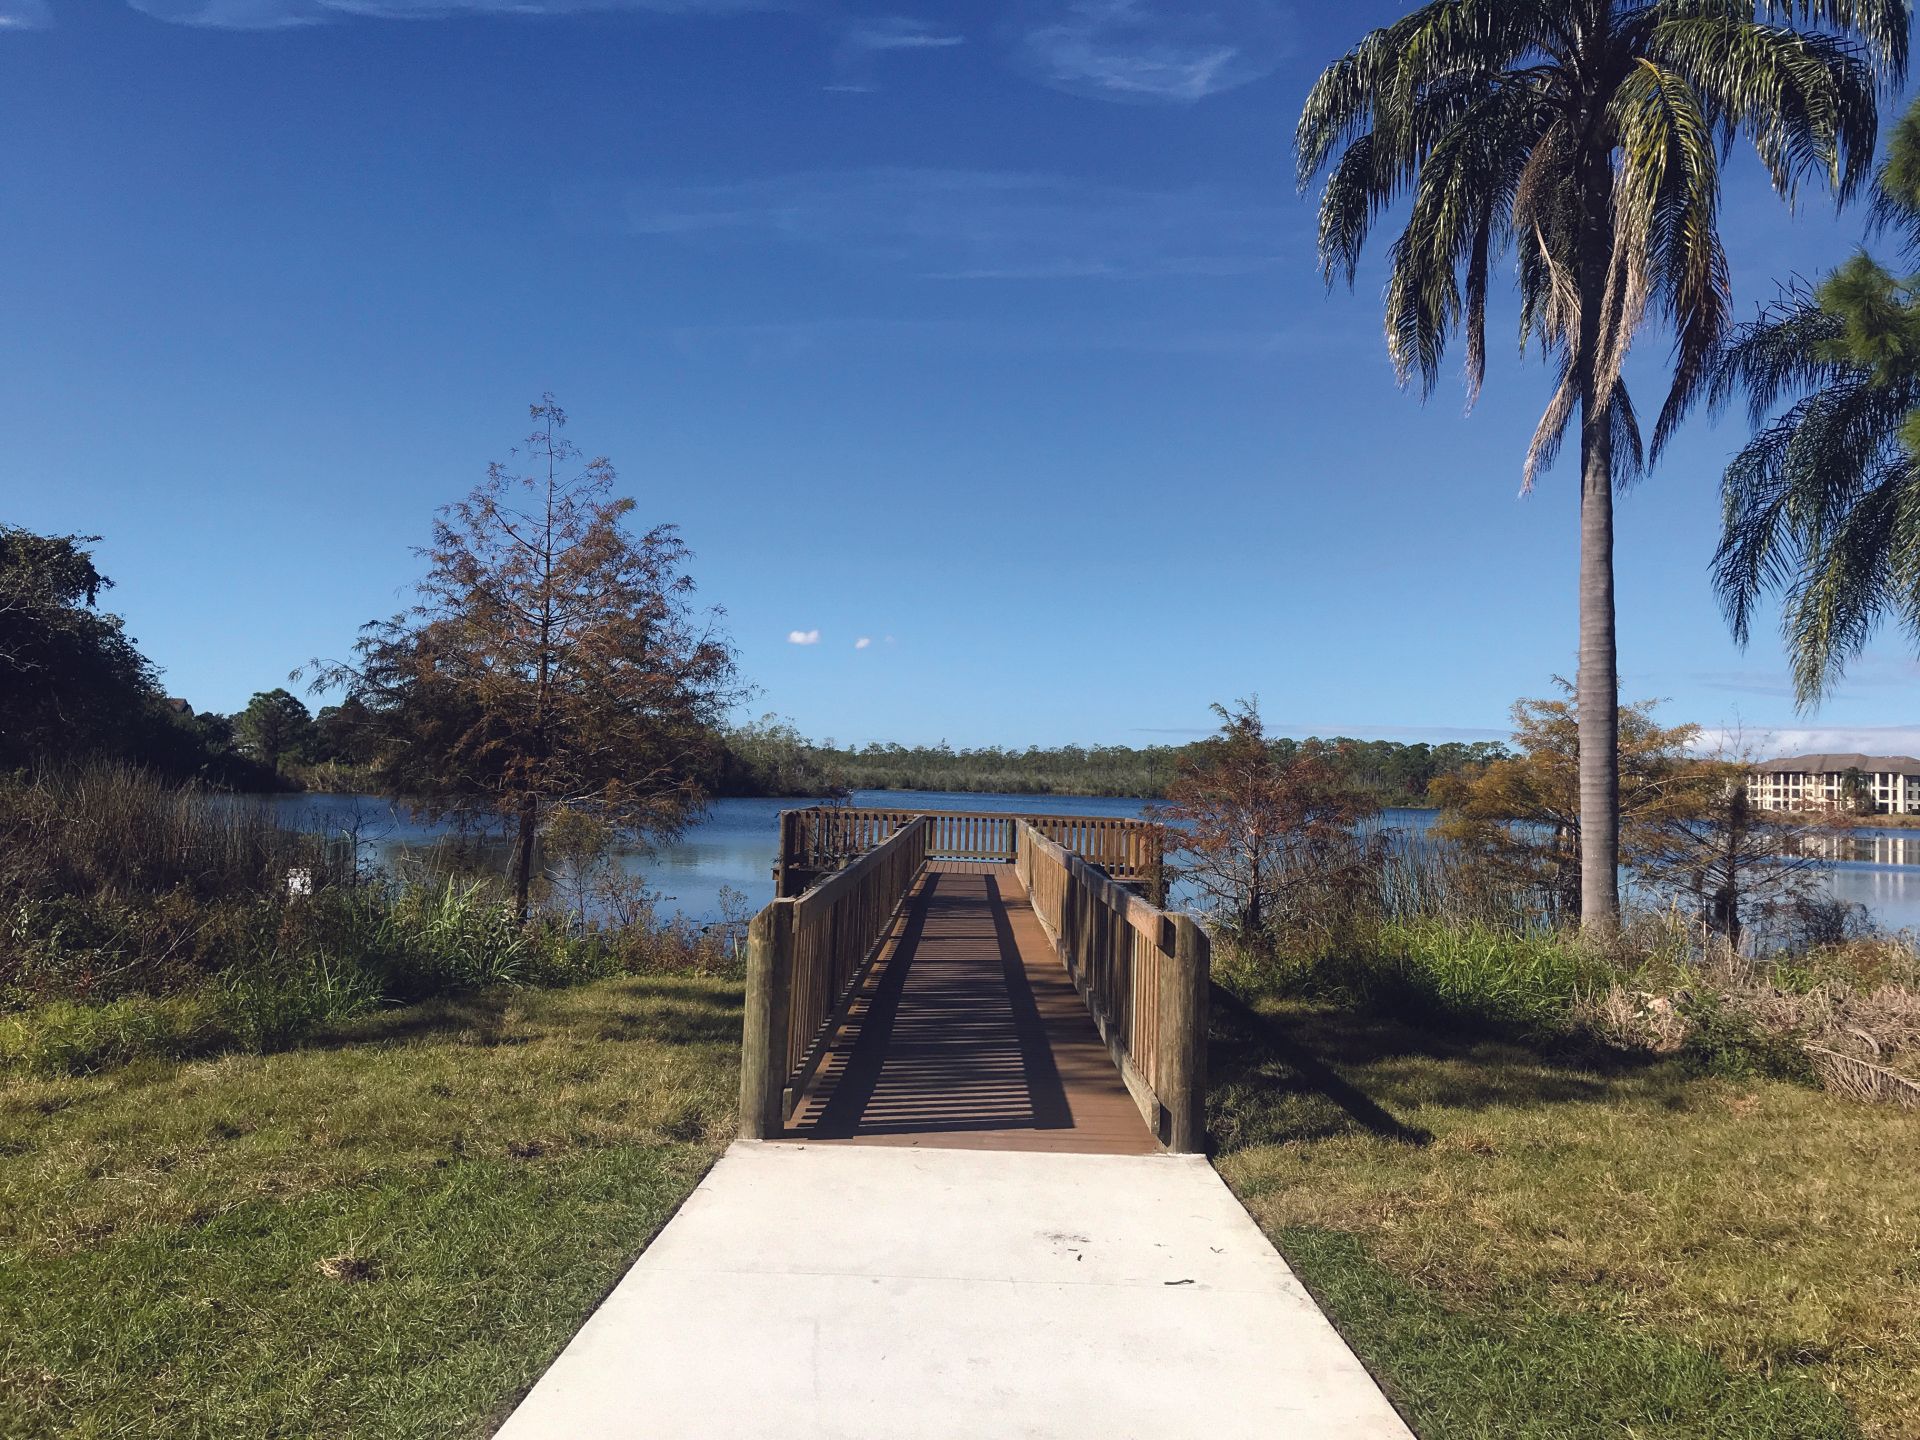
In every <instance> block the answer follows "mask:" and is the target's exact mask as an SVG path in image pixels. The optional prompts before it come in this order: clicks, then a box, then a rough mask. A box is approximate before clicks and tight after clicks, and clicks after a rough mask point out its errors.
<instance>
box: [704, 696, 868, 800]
mask: <svg viewBox="0 0 1920 1440" xmlns="http://www.w3.org/2000/svg"><path fill="white" fill-rule="evenodd" d="M847 788H848V787H847V786H846V785H845V784H843V783H842V782H841V780H840V779H839V772H838V767H837V766H836V765H835V763H834V757H833V755H832V754H831V748H830V747H822V746H818V745H815V744H813V743H812V742H811V741H810V740H808V739H807V738H806V737H805V736H804V735H802V734H801V733H800V732H799V730H798V729H796V728H795V727H794V724H793V722H792V721H791V720H786V719H783V718H781V717H780V716H778V715H774V714H766V715H762V716H761V717H760V718H759V719H758V720H753V721H749V722H747V723H746V724H744V725H737V726H735V727H734V728H732V729H730V730H728V731H727V732H726V734H725V735H724V736H722V737H721V743H720V751H719V755H718V756H717V758H716V765H715V772H714V775H713V779H712V789H713V792H714V793H715V794H717V795H782V796H785V795H795V796H834V795H838V794H841V793H844V792H845V790H846V789H847Z"/></svg>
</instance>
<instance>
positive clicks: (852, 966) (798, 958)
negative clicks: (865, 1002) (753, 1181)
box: [740, 820, 933, 1140]
mask: <svg viewBox="0 0 1920 1440" xmlns="http://www.w3.org/2000/svg"><path fill="white" fill-rule="evenodd" d="M932 830H933V827H932V826H931V825H929V824H928V823H927V822H926V821H925V820H915V821H912V822H910V823H908V824H906V825H903V826H900V827H898V828H895V829H894V830H893V831H892V832H891V833H890V834H889V835H887V836H885V837H883V838H881V839H879V840H878V841H877V842H876V844H875V845H874V847H873V848H871V849H869V850H868V851H867V852H866V853H865V854H864V855H862V856H861V857H860V858H859V859H858V860H856V861H854V863H853V864H851V865H848V866H847V867H846V868H844V869H842V870H839V871H837V872H835V873H834V874H832V875H829V876H828V877H827V878H826V879H824V880H822V881H820V883H819V884H817V885H815V886H813V887H812V888H811V889H809V890H808V891H807V892H806V893H805V894H803V895H800V896H798V897H797V898H780V899H776V900H775V901H774V902H773V903H772V904H771V905H769V906H767V908H766V909H764V910H762V911H761V912H760V913H759V914H758V915H756V916H755V917H754V919H753V923H752V924H751V925H750V926H749V927H748V929H747V1017H746V1037H745V1048H744V1051H743V1053H742V1057H741V1066H740V1133H741V1134H742V1135H745V1136H747V1137H748V1138H750V1139H756V1140H757V1139H765V1138H767V1137H768V1136H771V1135H778V1134H779V1133H780V1131H781V1130H782V1129H783V1128H784V1127H785V1125H786V1121H787V1116H788V1115H789V1114H790V1113H791V1112H792V1109H793V1101H794V1098H795V1097H796V1096H797V1095H798V1094H799V1093H800V1091H801V1090H802V1089H803V1088H804V1087H805V1086H806V1083H807V1081H808V1080H809V1079H811V1078H812V1076H813V1073H814V1071H815V1070H816V1069H818V1068H819V1065H820V1061H821V1059H822V1057H823V1056H824V1055H825V1053H826V1047H827V1042H828V1039H829V1038H830V1037H831V1035H832V1034H833V1032H834V1030H835V1029H836V1028H837V1027H838V1026H839V1024H840V1021H841V1019H842V1018H843V1016H844V1011H845V1009H846V1006H847V1003H848V1001H849V1000H850V999H851V996H852V993H853V990H854V987H855V984H856V982H857V981H858V980H859V979H860V977H861V975H862V974H863V973H864V972H865V970H866V967H867V965H868V964H869V963H870V962H871V961H872V960H873V958H874V956H875V955H876V954H877V953H878V951H879V949H880V945H881V943H882V942H883V941H884V940H885V938H886V935H887V932H888V930H889V929H890V928H891V925H892V922H893V918H894V915H895V912H896V911H897V910H898V909H899V906H900V902H901V901H902V900H903V899H905V898H906V895H907V892H908V891H910V890H911V889H912V888H913V883H914V880H915V879H916V878H917V877H918V876H919V874H920V871H921V869H922V867H924V866H925V864H926V862H927V856H928V842H929V840H930V839H931V837H932ZM856 833H857V832H856Z"/></svg>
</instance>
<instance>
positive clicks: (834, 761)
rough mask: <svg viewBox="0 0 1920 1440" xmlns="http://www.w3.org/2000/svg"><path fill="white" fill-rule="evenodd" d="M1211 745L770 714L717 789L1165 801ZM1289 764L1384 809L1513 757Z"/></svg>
mask: <svg viewBox="0 0 1920 1440" xmlns="http://www.w3.org/2000/svg"><path fill="white" fill-rule="evenodd" d="M1206 743H1207V742H1205V741H1203V740H1196V741H1192V742H1189V743H1187V744H1182V745H1147V746H1138V747H1135V746H1127V745H1054V746H1039V745H1029V746H1027V747H1025V748H1016V747H1012V746H996V745H985V746H974V747H962V748H955V747H953V746H951V745H948V744H946V743H945V742H942V743H940V744H937V745H900V744H895V743H891V742H885V741H873V742H869V743H868V744H865V745H861V746H839V745H835V744H834V743H833V742H832V741H831V740H826V741H818V742H816V741H811V740H808V739H807V738H806V737H805V736H803V735H802V734H801V733H800V732H799V730H798V729H796V728H795V727H794V725H793V724H792V723H791V722H790V721H786V720H782V719H781V718H779V717H778V716H774V715H767V716H763V717H762V718H761V719H760V720H758V721H756V722H754V723H752V724H748V725H742V726H739V727H737V728H735V729H734V730H731V731H730V732H728V734H727V736H726V754H725V758H724V761H723V770H722V773H721V774H720V775H719V776H718V777H716V789H717V790H718V791H719V792H720V793H723V794H734V795H795V796H809V795H835V794H841V793H845V792H847V791H852V790H906V791H916V790H918V791H941V790H944V791H958V792H971V793H979V794H1001V795H1098V796H1113V797H1122V798H1135V799H1143V800H1156V799H1161V798H1163V797H1164V796H1165V795H1166V793H1167V787H1168V786H1169V785H1170V784H1172V783H1173V781H1174V779H1175V777H1176V776H1177V775H1178V774H1179V773H1180V770H1181V767H1182V765H1183V764H1185V763H1186V762H1187V761H1188V760H1190V759H1191V758H1192V757H1193V756H1194V754H1195V753H1196V752H1197V751H1199V750H1200V749H1202V748H1203V747H1204V745H1205V744H1206ZM1267 743H1268V744H1269V745H1270V746H1271V747H1272V749H1273V753H1274V757H1275V758H1276V759H1277V760H1278V761H1280V762H1282V763H1285V762H1287V761H1289V760H1291V759H1292V758H1293V757H1294V756H1295V755H1296V754H1298V753H1300V752H1301V751H1302V750H1303V748H1307V747H1316V748H1320V749H1324V750H1325V751H1326V752H1327V753H1328V754H1329V755H1331V756H1332V757H1333V758H1332V760H1331V762H1330V763H1332V764H1333V765H1335V766H1336V767H1337V768H1338V769H1339V771H1340V773H1341V774H1342V775H1343V776H1346V777H1348V778H1349V779H1351V780H1352V782H1353V783H1354V784H1355V785H1356V786H1358V787H1359V788H1361V789H1362V790H1364V791H1365V792H1366V793H1367V794H1369V795H1370V796H1372V797H1373V799H1374V801H1375V802H1376V803H1377V804H1380V805H1389V806H1420V805H1425V804H1427V803H1428V800H1427V793H1428V790H1429V788H1430V787H1431V786H1432V784H1433V782H1434V781H1435V780H1436V779H1438V778H1440V777H1441V776H1443V775H1454V774H1458V773H1461V772H1463V771H1469V770H1472V769H1474V768H1476V767H1478V766H1481V765H1484V764H1486V763H1487V762H1489V761H1491V760H1496V759H1499V758H1501V757H1503V756H1505V755H1506V754H1507V753H1508V752H1507V748H1506V747H1505V746H1504V745H1502V744H1501V743H1499V742H1498V741H1473V742H1467V743H1463V742H1459V741H1448V742H1445V743H1442V744H1438V745H1434V744H1428V743H1426V742H1424V741H1415V742H1411V743H1405V742H1401V741H1396V740H1353V739H1348V738H1345V737H1339V736H1336V737H1332V738H1329V739H1326V740H1321V739H1311V740H1299V739H1293V738H1290V737H1285V736H1275V737H1271V738H1270V739H1269V740H1268V741H1267Z"/></svg>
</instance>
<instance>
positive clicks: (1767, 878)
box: [1632, 760, 1826, 949]
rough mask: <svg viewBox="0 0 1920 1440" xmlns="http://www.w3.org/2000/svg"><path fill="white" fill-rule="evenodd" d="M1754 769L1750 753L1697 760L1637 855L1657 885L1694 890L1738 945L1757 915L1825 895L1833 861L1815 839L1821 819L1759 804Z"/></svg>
mask: <svg viewBox="0 0 1920 1440" xmlns="http://www.w3.org/2000/svg"><path fill="white" fill-rule="evenodd" d="M1751 771H1752V765H1751V764H1750V763H1749V762H1747V761H1740V760H1702V761H1697V762H1695V763H1694V765H1693V767H1692V776H1691V783H1689V784H1688V785H1687V786H1686V787H1685V790H1684V792H1683V796H1682V799H1683V802H1684V803H1681V804H1676V805H1673V806H1670V807H1669V810H1668V813H1667V815H1666V816H1665V817H1664V819H1663V823H1662V824H1660V825H1659V826H1657V827H1654V828H1653V829H1652V830H1651V832H1650V833H1649V835H1648V836H1647V843H1646V845H1645V848H1644V849H1643V850H1642V851H1640V852H1639V853H1637V854H1636V855H1635V856H1634V858H1633V860H1632V863H1633V865H1634V867H1635V869H1636V870H1637V871H1638V872H1639V873H1640V875H1641V876H1642V877H1643V878H1644V879H1645V880H1646V881H1647V882H1648V883H1649V884H1650V885H1651V886H1652V887H1653V888H1654V889H1655V890H1656V892H1658V893H1664V894H1675V895H1686V896H1688V897H1690V898H1691V899H1692V900H1693V902H1694V904H1695V906H1696V907H1697V908H1698V913H1699V915H1700V918H1701V920H1702V922H1703V923H1704V924H1705V925H1706V926H1707V928H1708V929H1709V930H1710V931H1711V932H1712V933H1714V934H1716V935H1721V936H1724V937H1725V938H1726V940H1727V941H1728V943H1729V944H1731V945H1732V946H1734V948H1736V949H1737V948H1739V946H1740V943H1741V937H1742V935H1743V934H1744V933H1745V931H1746V929H1747V927H1748V926H1749V924H1750V923H1752V922H1753V921H1754V920H1756V919H1760V920H1767V919H1773V918H1775V917H1777V916H1778V915H1779V914H1780V913H1781V912H1782V911H1788V910H1798V909H1800V908H1803V907H1805V906H1808V905H1811V904H1815V903H1817V902H1818V899H1819V881H1820V876H1821V873H1822V871H1823V870H1825V868H1826V862H1825V861H1824V860H1823V859H1821V858H1820V856H1819V854H1818V853H1817V852H1816V851H1815V850H1814V849H1813V848H1811V847H1810V846H1809V844H1808V841H1809V840H1810V839H1811V838H1812V837H1813V832H1814V827H1812V826H1809V825H1805V824H1801V823H1795V822H1788V821H1784V820H1782V819H1781V818H1780V817H1779V815H1778V813H1777V812H1774V811H1770V810H1763V809H1761V808H1760V807H1759V806H1758V805H1756V804H1754V802H1753V801H1752V799H1751V798H1750V797H1749V796H1748V794H1747V777H1748V775H1749V774H1750V773H1751Z"/></svg>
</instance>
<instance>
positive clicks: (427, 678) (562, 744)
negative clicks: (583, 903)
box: [312, 395, 736, 916]
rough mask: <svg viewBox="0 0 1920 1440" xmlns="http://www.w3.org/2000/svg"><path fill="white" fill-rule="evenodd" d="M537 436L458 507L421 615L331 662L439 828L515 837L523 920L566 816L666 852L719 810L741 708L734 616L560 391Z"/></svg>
mask: <svg viewBox="0 0 1920 1440" xmlns="http://www.w3.org/2000/svg"><path fill="white" fill-rule="evenodd" d="M531 413H532V416H533V419H534V421H535V425H536V428H535V430H534V432H533V434H532V435H531V436H529V437H528V439H527V441H526V443H525V444H524V446H523V447H521V448H520V449H518V450H516V451H515V452H514V453H515V455H516V456H518V457H520V459H521V460H522V461H523V462H524V464H525V466H526V469H525V471H524V473H516V471H515V470H514V469H512V468H510V467H509V466H508V465H505V464H500V463H496V464H494V465H492V466H490V467H489V468H488V471H487V478H486V480H485V481H484V482H483V483H482V484H481V485H480V486H479V487H478V488H476V489H475V490H474V491H473V493H472V494H471V495H469V496H468V497H467V498H466V499H465V500H463V501H461V502H459V503H458V504H455V505H450V506H447V507H446V508H444V509H442V510H441V511H440V513H439V516H438V518H437V520H436V522H435V524H434V531H433V543H432V544H431V545H430V546H428V547H427V548H426V549H424V550H422V551H420V552H419V553H420V555H421V556H422V557H423V558H424V559H425V560H426V562H427V574H426V577H425V578H424V579H423V580H421V582H420V584H419V586H418V601H417V603H416V604H415V605H414V606H413V607H412V608H411V609H409V610H406V611H404V612H402V613H401V614H399V615H396V616H394V617H393V618H392V619H390V620H387V621H384V622H377V623H375V624H372V625H370V626H368V627H367V630H366V632H365V633H364V635H363V636H362V638H361V640H360V642H359V643H358V645H357V646H356V647H355V648H356V651H357V659H356V661H355V662H354V663H352V664H339V663H323V662H317V661H316V662H314V666H313V667H312V668H313V671H314V674H315V687H316V688H321V687H325V686H330V685H335V684H344V685H345V686H346V687H347V689H348V692H349V696H350V698H351V699H357V700H359V701H360V702H362V703H363V704H365V706H366V707H367V711H368V713H369V715H371V716H372V717H374V720H375V722H376V729H377V740H376V743H375V756H376V759H375V766H376V770H377V772H378V774H379V776H380V778H381V779H382V780H383V781H384V782H385V783H386V784H387V785H388V786H389V787H391V788H392V789H394V790H396V791H398V792H399V793H402V794H407V795H411V796H413V797H415V798H416V799H418V800H419V801H420V802H421V803H422V804H423V805H424V806H425V807H426V808H427V809H428V810H429V811H430V812H433V813H438V814H454V815H458V816H461V817H464V818H481V817H491V818H493V819H496V820H498V821H500V822H501V823H503V824H504V826H505V828H506V829H507V831H508V832H509V834H510V835H511V836H512V839H513V845H514V854H513V887H514V896H515V902H516V905H517V907H518V909H519V912H520V914H521V915H522V916H524V915H525V914H526V910H527V904H528V894H529V891H530V888H531V885H532V879H533V865H534V846H535V842H536V839H537V837H538V834H539V829H540V825H541V822H542V818H543V816H544V814H545V813H546V809H547V807H549V806H556V805H560V806H565V807H567V808H568V809H571V810H574V811H579V812H584V813H587V814H590V815H592V816H593V817H595V818H596V819H597V820H599V821H601V822H603V823H604V824H605V825H607V826H608V827H610V829H611V830H612V831H613V832H614V833H616V834H617V835H619V836H621V837H622V838H626V839H630V840H637V841H640V842H642V843H649V842H652V841H656V840H659V839H662V838H666V837H668V836H671V835H673V834H675V833H677V832H678V831H679V830H680V829H681V828H682V827H683V826H684V825H685V824H686V822H687V820H688V819H689V818H690V817H691V816H692V815H693V814H694V813H695V812H696V811H697V810H698V808H699V807H700V806H701V805H702V804H703V803H704V801H705V794H704V791H703V790H702V788H701V785H700V783H699V778H698V777H699V776H700V775H701V774H703V773H709V772H710V767H711V764H712V759H713V748H714V745H715V735H716V727H717V725H718V723H719V721H720V719H721V717H722V715H723V714H724V712H725V710H726V707H727V706H728V704H730V703H731V702H732V700H733V699H734V698H735V694H736V690H735V685H734V673H735V672H734V659H733V650H732V647H731V646H730V645H729V644H728V642H727V641H726V640H725V638H724V637H723V636H722V635H721V634H720V633H719V631H718V629H717V627H716V617H717V615H718V612H717V611H707V612H696V611H694V610H693V609H692V607H691V605H690V602H689V599H688V597H689V596H690V595H691V594H692V592H693V588H694V587H693V580H692V578H691V577H690V576H688V575H687V574H686V573H685V572H684V569H683V567H684V566H685V565H686V563H687V561H688V560H689V559H690V558H691V557H690V552H689V551H688V549H687V547H686V545H685V543H684V542H683V541H682V540H681V539H680V536H679V532H678V531H677V530H675V528H674V527H673V526H671V525H658V526H655V527H654V528H653V529H651V530H648V531H647V532H646V533H644V534H642V535H637V536H636V535H634V534H632V533H630V532H629V531H628V529H627V527H626V520H627V517H628V516H629V515H631V514H632V513H633V510H634V508H635V506H634V502H633V501H632V500H630V499H625V498H616V497H615V496H614V494H613V484H614V470H613V466H612V464H611V463H610V462H609V461H608V460H606V459H605V458H604V457H602V458H595V459H590V460H584V461H583V460H582V457H581V452H580V451H579V449H578V448H577V447H575V446H574V445H572V444H571V443H570V442H568V441H567V440H565V439H564V438H563V437H562V435H561V433H560V432H561V430H562V428H563V427H564V426H565V425H566V422H567V417H566V414H565V412H564V411H562V410H561V408H560V407H559V406H558V405H557V404H556V403H555V402H554V399H553V397H552V396H551V395H548V396H545V397H544V398H543V399H542V400H541V402H540V403H539V404H537V405H534V406H532V407H531Z"/></svg>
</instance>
